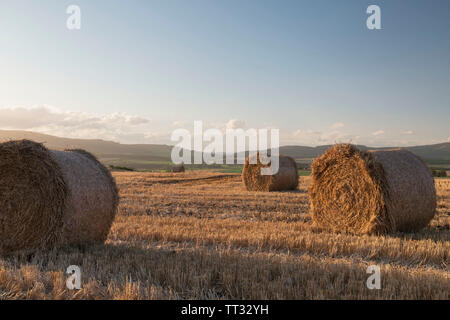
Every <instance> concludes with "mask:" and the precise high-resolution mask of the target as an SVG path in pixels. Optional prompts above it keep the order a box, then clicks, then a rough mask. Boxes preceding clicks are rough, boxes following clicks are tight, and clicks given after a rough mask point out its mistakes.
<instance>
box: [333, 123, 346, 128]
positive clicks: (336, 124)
mask: <svg viewBox="0 0 450 320" xmlns="http://www.w3.org/2000/svg"><path fill="white" fill-rule="evenodd" d="M344 126H345V125H344V124H343V123H342V122H336V123H333V125H332V126H331V129H339V128H343V127H344Z"/></svg>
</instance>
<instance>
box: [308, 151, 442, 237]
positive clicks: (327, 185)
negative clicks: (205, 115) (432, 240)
mask: <svg viewBox="0 0 450 320" xmlns="http://www.w3.org/2000/svg"><path fill="white" fill-rule="evenodd" d="M310 198H311V206H312V213H313V220H314V222H315V223H316V224H317V225H319V226H321V227H323V228H326V229H330V230H334V231H338V232H351V233H355V234H365V233H368V234H372V233H378V234H379V233H387V232H395V231H415V230H419V229H421V228H423V227H425V226H426V225H427V224H428V223H429V222H430V220H431V219H432V218H433V216H434V214H435V211H436V189H435V185H434V180H433V177H432V176H431V173H430V170H429V169H428V168H427V166H426V165H425V164H424V162H423V161H422V160H421V159H420V158H418V157H417V156H415V155H414V154H412V153H411V152H408V151H406V150H402V149H396V150H388V151H360V150H358V149H357V148H356V147H355V146H352V145H349V144H338V145H335V146H333V147H331V148H330V149H328V150H327V151H326V152H325V154H323V155H322V156H321V157H320V158H318V159H316V160H315V161H314V163H313V165H312V185H311V188H310Z"/></svg>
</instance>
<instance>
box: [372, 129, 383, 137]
mask: <svg viewBox="0 0 450 320" xmlns="http://www.w3.org/2000/svg"><path fill="white" fill-rule="evenodd" d="M382 134H384V131H383V130H377V131H375V132H372V135H373V136H379V135H382Z"/></svg>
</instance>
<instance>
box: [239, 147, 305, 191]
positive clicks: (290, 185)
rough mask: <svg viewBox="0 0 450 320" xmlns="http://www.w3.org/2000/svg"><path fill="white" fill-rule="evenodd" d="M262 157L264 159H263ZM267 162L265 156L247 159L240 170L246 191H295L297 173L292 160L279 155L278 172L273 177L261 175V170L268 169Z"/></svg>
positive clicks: (257, 154)
mask: <svg viewBox="0 0 450 320" xmlns="http://www.w3.org/2000/svg"><path fill="white" fill-rule="evenodd" d="M262 157H264V159H263V158H262ZM255 158H256V159H255ZM261 160H262V161H261ZM261 162H262V163H261ZM268 162H269V161H268V159H267V156H264V155H260V154H259V153H256V154H253V155H250V156H248V157H247V159H246V160H245V164H244V167H243V169H242V182H243V184H244V186H245V188H246V189H247V190H248V191H282V190H295V189H297V186H298V171H297V164H296V163H295V160H294V159H292V158H291V157H288V156H284V155H279V169H278V172H277V173H276V174H273V175H262V174H261V168H268V167H270V163H269V164H266V163H268ZM263 163H264V164H263Z"/></svg>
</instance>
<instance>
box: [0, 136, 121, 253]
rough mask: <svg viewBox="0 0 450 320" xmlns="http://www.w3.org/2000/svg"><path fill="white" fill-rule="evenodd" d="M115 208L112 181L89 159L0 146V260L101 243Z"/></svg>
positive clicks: (29, 145)
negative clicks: (2, 256) (26, 252)
mask: <svg viewBox="0 0 450 320" xmlns="http://www.w3.org/2000/svg"><path fill="white" fill-rule="evenodd" d="M117 204H118V195H117V188H116V184H115V182H114V179H113V177H112V176H111V174H110V173H109V171H108V170H107V169H106V168H105V167H104V166H103V165H102V164H101V163H100V162H98V160H97V159H96V158H95V157H94V156H93V155H91V154H90V153H88V152H86V151H82V150H71V151H70V150H69V151H64V152H63V151H49V150H47V149H46V148H45V147H44V146H43V145H41V144H39V143H36V142H33V141H29V140H21V141H9V142H5V143H2V144H0V254H7V253H11V252H16V251H22V250H34V249H42V248H50V247H54V246H59V245H66V244H88V243H94V242H103V241H105V240H106V237H107V235H108V232H109V229H110V227H111V224H112V221H113V220H114V216H115V213H116V208H117Z"/></svg>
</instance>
